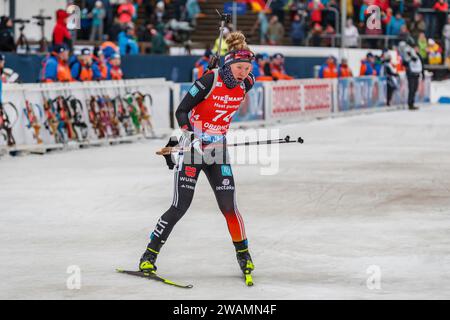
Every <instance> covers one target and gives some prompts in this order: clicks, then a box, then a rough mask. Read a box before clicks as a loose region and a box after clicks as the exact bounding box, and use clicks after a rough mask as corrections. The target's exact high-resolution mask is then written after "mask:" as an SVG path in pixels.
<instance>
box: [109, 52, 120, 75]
mask: <svg viewBox="0 0 450 320" xmlns="http://www.w3.org/2000/svg"><path fill="white" fill-rule="evenodd" d="M120 62H121V61H120V55H119V54H118V53H115V54H113V55H112V56H111V58H110V59H109V60H108V63H107V66H108V74H107V77H106V79H107V80H122V79H123V72H122V69H121V68H120Z"/></svg>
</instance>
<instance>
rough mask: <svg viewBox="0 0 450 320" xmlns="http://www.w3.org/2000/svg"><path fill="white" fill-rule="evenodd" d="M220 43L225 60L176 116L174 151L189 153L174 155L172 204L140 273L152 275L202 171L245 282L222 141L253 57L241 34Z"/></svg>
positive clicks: (247, 85)
mask: <svg viewBox="0 0 450 320" xmlns="http://www.w3.org/2000/svg"><path fill="white" fill-rule="evenodd" d="M226 42H227V44H228V48H229V50H230V52H228V53H227V54H226V55H225V63H224V65H223V66H222V67H221V68H218V69H213V70H211V71H209V72H207V73H206V74H205V75H203V77H201V78H200V79H199V80H197V81H196V82H195V83H194V84H193V85H192V87H191V88H190V90H189V92H188V93H187V94H186V96H185V97H184V98H183V100H182V101H181V103H180V105H179V107H178V109H177V111H176V118H177V121H178V125H179V126H180V128H181V129H182V131H183V133H182V136H181V138H180V141H179V144H178V145H179V146H180V147H184V149H186V148H187V149H188V150H191V151H189V152H185V153H183V152H180V153H179V155H178V157H177V160H175V161H174V162H175V170H174V171H175V174H174V175H175V186H174V197H173V202H172V205H171V206H170V208H169V209H168V210H167V211H166V212H165V213H164V214H163V215H162V216H161V218H160V219H159V220H158V223H157V225H156V227H155V229H154V231H153V232H152V233H151V236H150V239H151V241H150V243H149V244H148V245H147V249H146V250H145V253H144V254H143V255H142V257H141V260H140V263H139V269H140V270H141V271H144V272H148V271H150V272H152V271H156V266H155V262H156V259H157V256H158V254H159V252H160V250H161V247H162V246H163V244H164V243H165V242H166V241H167V238H168V237H169V234H170V232H171V231H172V229H173V227H174V226H175V224H176V223H177V222H178V220H180V219H181V217H182V216H183V215H184V214H185V212H186V211H187V209H188V208H189V205H190V204H191V201H192V198H193V196H194V189H195V185H196V183H197V178H198V176H199V174H200V171H203V172H204V173H205V175H206V176H207V178H208V180H209V183H210V185H211V187H212V189H213V191H214V193H215V196H216V199H217V203H218V205H219V208H220V210H221V211H222V213H223V215H224V216H225V219H226V222H227V225H228V230H229V232H230V235H231V239H232V241H233V244H234V246H235V248H236V256H237V260H238V263H239V266H240V268H241V270H242V272H243V273H244V275H246V279H251V276H250V273H251V272H252V271H253V270H254V265H253V262H252V258H251V256H250V253H249V250H248V242H247V236H246V234H245V228H244V221H243V219H242V216H241V214H240V213H239V210H238V208H237V204H236V196H235V185H234V178H233V173H232V171H231V167H230V164H229V159H228V153H227V150H226V142H225V135H226V133H227V131H228V128H229V126H230V122H231V119H232V117H233V115H234V114H235V113H236V112H237V110H238V109H239V106H240V104H241V102H242V101H243V100H244V97H245V95H246V93H247V92H248V91H249V90H250V89H251V88H252V86H253V84H254V81H255V80H254V77H253V75H252V74H251V73H250V71H251V68H252V61H253V60H254V54H253V52H251V51H250V49H249V48H248V46H247V43H246V41H245V36H244V35H243V34H242V33H241V32H234V33H231V34H230V35H229V36H228V37H227V39H226ZM189 113H191V114H190V116H189ZM211 159H213V160H214V161H211ZM248 282H249V281H247V284H250V285H251V284H252V283H248Z"/></svg>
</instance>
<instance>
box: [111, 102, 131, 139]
mask: <svg viewBox="0 0 450 320" xmlns="http://www.w3.org/2000/svg"><path fill="white" fill-rule="evenodd" d="M112 103H113V106H114V112H115V114H116V116H117V119H118V120H119V122H120V124H121V125H122V127H123V129H124V131H125V134H126V135H127V136H132V135H133V134H134V132H135V131H134V128H133V124H132V123H131V117H130V113H129V112H128V108H126V107H125V106H124V104H123V100H122V96H121V95H120V93H119V95H117V96H116V97H115V98H114V99H112Z"/></svg>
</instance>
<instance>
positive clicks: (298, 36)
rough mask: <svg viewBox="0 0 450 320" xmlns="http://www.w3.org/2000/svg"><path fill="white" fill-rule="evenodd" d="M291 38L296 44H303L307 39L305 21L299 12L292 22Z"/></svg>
mask: <svg viewBox="0 0 450 320" xmlns="http://www.w3.org/2000/svg"><path fill="white" fill-rule="evenodd" d="M291 40H292V44H293V45H295V46H301V45H303V41H304V40H305V21H304V19H302V17H301V16H300V15H299V14H298V13H297V14H296V15H295V16H294V19H293V20H292V23H291Z"/></svg>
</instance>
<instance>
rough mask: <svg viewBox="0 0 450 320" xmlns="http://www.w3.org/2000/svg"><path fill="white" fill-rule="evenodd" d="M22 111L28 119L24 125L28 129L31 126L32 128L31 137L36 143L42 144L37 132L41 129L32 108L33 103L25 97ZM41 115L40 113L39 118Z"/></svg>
mask: <svg viewBox="0 0 450 320" xmlns="http://www.w3.org/2000/svg"><path fill="white" fill-rule="evenodd" d="M24 95H25V94H24ZM39 111H41V110H39ZM23 113H24V115H25V117H26V118H27V121H28V124H27V125H26V127H27V128H28V129H31V128H33V130H34V133H33V138H34V139H36V142H37V143H38V144H42V142H43V141H42V139H41V137H40V135H39V132H40V131H41V125H40V124H39V119H38V117H37V116H36V113H35V112H34V110H33V104H32V103H31V102H30V101H28V100H26V99H25V108H24V109H23ZM42 116H43V115H41V118H42Z"/></svg>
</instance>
